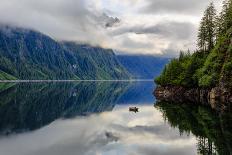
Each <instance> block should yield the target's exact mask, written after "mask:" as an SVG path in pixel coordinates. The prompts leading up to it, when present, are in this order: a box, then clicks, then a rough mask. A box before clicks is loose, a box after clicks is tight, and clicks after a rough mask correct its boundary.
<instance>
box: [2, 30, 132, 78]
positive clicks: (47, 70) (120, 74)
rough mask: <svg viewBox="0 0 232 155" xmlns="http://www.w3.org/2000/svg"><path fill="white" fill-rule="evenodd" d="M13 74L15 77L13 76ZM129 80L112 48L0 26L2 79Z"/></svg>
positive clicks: (128, 75)
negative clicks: (55, 38)
mask: <svg viewBox="0 0 232 155" xmlns="http://www.w3.org/2000/svg"><path fill="white" fill-rule="evenodd" d="M10 75H12V76H10ZM14 77H16V78H17V79H20V80H48V79H49V80H59V79H61V80H69V79H107V80H108V79H129V78H130V74H129V73H128V72H127V70H126V69H125V68H124V67H123V66H122V65H121V64H120V62H119V61H118V59H117V57H116V55H115V54H114V52H113V50H111V49H103V48H100V47H92V46H89V45H79V44H76V43H70V42H69V43H60V42H57V41H55V40H53V39H52V38H50V37H48V36H46V35H43V34H41V33H39V32H35V31H32V30H26V29H22V28H14V27H9V26H5V27H4V26H3V27H0V80H11V79H15V78H14Z"/></svg>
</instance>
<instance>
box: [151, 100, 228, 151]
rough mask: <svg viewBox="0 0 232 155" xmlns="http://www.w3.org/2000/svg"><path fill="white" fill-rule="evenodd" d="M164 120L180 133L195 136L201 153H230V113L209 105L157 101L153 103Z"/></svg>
mask: <svg viewBox="0 0 232 155" xmlns="http://www.w3.org/2000/svg"><path fill="white" fill-rule="evenodd" d="M155 107H156V108H158V109H160V111H161V112H162V113H163V116H164V118H165V120H167V122H168V123H169V124H170V125H171V126H172V127H174V128H178V129H179V131H180V133H181V134H186V133H187V134H189V133H193V134H194V135H195V136H196V137H197V141H198V142H197V148H198V152H199V153H200V154H203V155H208V154H220V155H227V154H228V155H229V154H232V132H231V128H232V124H231V122H232V115H231V113H230V112H225V111H223V112H217V111H214V110H212V109H211V108H210V107H205V106H199V105H191V104H190V105H189V104H174V103H167V102H159V103H157V104H156V105H155Z"/></svg>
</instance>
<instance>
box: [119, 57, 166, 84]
mask: <svg viewBox="0 0 232 155" xmlns="http://www.w3.org/2000/svg"><path fill="white" fill-rule="evenodd" d="M117 57H118V59H119V61H120V63H121V64H122V65H123V66H124V67H125V68H126V69H127V70H128V71H129V72H130V73H131V74H132V76H133V78H137V79H153V78H154V77H157V76H158V75H160V73H161V72H162V70H163V69H164V66H165V65H166V64H167V63H168V61H169V58H159V57H155V56H152V55H118V56H117Z"/></svg>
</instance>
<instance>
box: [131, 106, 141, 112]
mask: <svg viewBox="0 0 232 155" xmlns="http://www.w3.org/2000/svg"><path fill="white" fill-rule="evenodd" d="M129 111H130V112H135V113H136V112H139V108H137V107H129Z"/></svg>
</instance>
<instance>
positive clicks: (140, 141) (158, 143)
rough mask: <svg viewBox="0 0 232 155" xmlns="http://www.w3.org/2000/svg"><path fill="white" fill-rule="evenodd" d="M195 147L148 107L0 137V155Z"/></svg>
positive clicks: (163, 151) (189, 150) (186, 150)
mask: <svg viewBox="0 0 232 155" xmlns="http://www.w3.org/2000/svg"><path fill="white" fill-rule="evenodd" d="M22 142H23V143H22ZM195 144H196V140H195V138H194V137H193V136H187V135H182V136H181V137H180V136H179V132H178V130H177V129H174V130H173V129H171V128H170V127H169V125H168V124H166V123H164V122H163V118H162V114H161V113H160V112H159V111H158V110H156V109H154V108H152V105H143V106H141V111H140V112H139V113H137V114H134V113H129V112H128V106H125V105H119V106H116V107H115V109H114V111H113V112H103V113H99V114H93V115H89V116H78V117H76V118H73V119H65V120H63V119H60V120H57V121H55V122H53V123H51V124H50V125H49V126H46V127H44V128H42V129H39V130H37V131H36V132H32V133H24V134H20V135H17V136H10V137H7V138H2V139H1V140H0V150H1V153H3V154H4V155H13V154H17V155H28V154H30V155H63V154H67V155H74V154H78V155H92V154H105V155H111V154H112V155H114V154H120V155H128V154H137V155H141V154H148V155H149V154H159V155H167V154H172V155H185V154H196V146H195ZM28 146H30V147H28Z"/></svg>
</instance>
